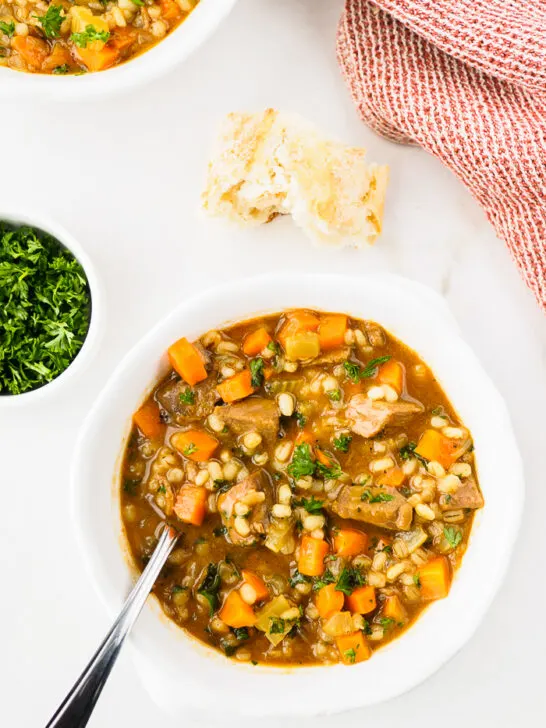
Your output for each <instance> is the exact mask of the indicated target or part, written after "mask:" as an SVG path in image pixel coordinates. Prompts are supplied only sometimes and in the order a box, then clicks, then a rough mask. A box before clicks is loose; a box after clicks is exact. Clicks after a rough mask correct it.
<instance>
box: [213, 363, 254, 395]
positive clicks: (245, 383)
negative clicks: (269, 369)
mask: <svg viewBox="0 0 546 728" xmlns="http://www.w3.org/2000/svg"><path fill="white" fill-rule="evenodd" d="M216 389H217V390H218V394H219V395H220V397H222V399H223V400H224V402H235V401H237V400H238V399H244V398H245V397H248V396H249V394H252V392H254V387H253V386H252V375H251V373H250V369H243V371H242V372H239V373H238V374H234V375H233V376H232V377H229V379H226V380H224V381H223V382H222V383H221V384H219V385H218V386H217V387H216Z"/></svg>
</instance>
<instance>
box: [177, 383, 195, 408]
mask: <svg viewBox="0 0 546 728" xmlns="http://www.w3.org/2000/svg"><path fill="white" fill-rule="evenodd" d="M178 398H179V399H180V401H181V402H182V404H195V392H194V391H193V390H192V389H190V388H189V387H188V388H187V389H185V390H184V391H183V392H180V394H179V395H178Z"/></svg>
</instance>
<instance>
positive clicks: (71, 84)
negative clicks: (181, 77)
mask: <svg viewBox="0 0 546 728" xmlns="http://www.w3.org/2000/svg"><path fill="white" fill-rule="evenodd" d="M236 2H237V0H201V2H200V3H199V4H198V5H197V6H196V7H195V9H194V10H192V12H191V13H190V14H189V16H188V17H187V19H186V20H184V22H183V23H181V24H180V25H179V26H178V27H177V28H176V29H175V30H174V31H173V32H172V33H170V34H169V35H168V36H167V37H166V38H164V39H163V40H162V41H160V42H159V43H158V44H157V45H155V46H153V47H152V48H150V50H148V51H146V52H145V53H142V54H141V55H139V56H137V57H136V58H133V59H131V60H129V61H127V62H126V63H122V64H121V65H119V66H114V67H113V68H109V69H107V70H106V71H100V72H98V73H87V74H84V75H82V76H51V75H47V74H38V73H24V72H21V71H14V70H12V69H11V68H8V67H6V66H2V67H0V89H1V91H0V96H11V97H13V96H30V97H32V98H37V97H40V98H46V99H81V98H94V97H96V96H106V95H108V94H111V93H115V92H118V91H122V90H125V89H130V88H132V87H134V86H137V85H139V84H142V83H146V82H148V81H152V80H153V79H155V78H157V77H158V76H160V75H161V74H162V73H165V72H167V71H168V70H170V69H171V68H173V67H174V66H176V65H177V64H178V63H180V62H181V61H183V60H184V59H185V58H187V56H189V55H190V53H193V51H194V50H195V49H196V48H198V47H199V46H200V45H201V44H202V43H204V41H205V40H206V39H207V38H208V37H209V36H210V35H211V34H212V33H213V31H214V30H215V29H216V27H217V26H218V25H219V23H220V22H221V21H222V20H223V19H224V18H225V17H226V16H227V15H228V13H229V12H230V11H231V9H232V8H233V6H234V5H235V3H236Z"/></svg>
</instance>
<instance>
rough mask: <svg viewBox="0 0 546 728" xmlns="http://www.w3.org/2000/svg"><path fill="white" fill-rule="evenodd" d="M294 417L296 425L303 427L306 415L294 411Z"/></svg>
mask: <svg viewBox="0 0 546 728" xmlns="http://www.w3.org/2000/svg"><path fill="white" fill-rule="evenodd" d="M294 417H295V418H296V422H297V423H298V427H305V423H306V422H307V417H305V415H302V413H301V412H294Z"/></svg>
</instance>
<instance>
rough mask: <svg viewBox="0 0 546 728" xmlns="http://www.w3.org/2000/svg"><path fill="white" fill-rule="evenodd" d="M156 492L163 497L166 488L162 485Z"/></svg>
mask: <svg viewBox="0 0 546 728" xmlns="http://www.w3.org/2000/svg"><path fill="white" fill-rule="evenodd" d="M157 492H158V493H161V495H165V493H166V492H167V488H165V486H164V485H160V486H159V488H158V489H157Z"/></svg>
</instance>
